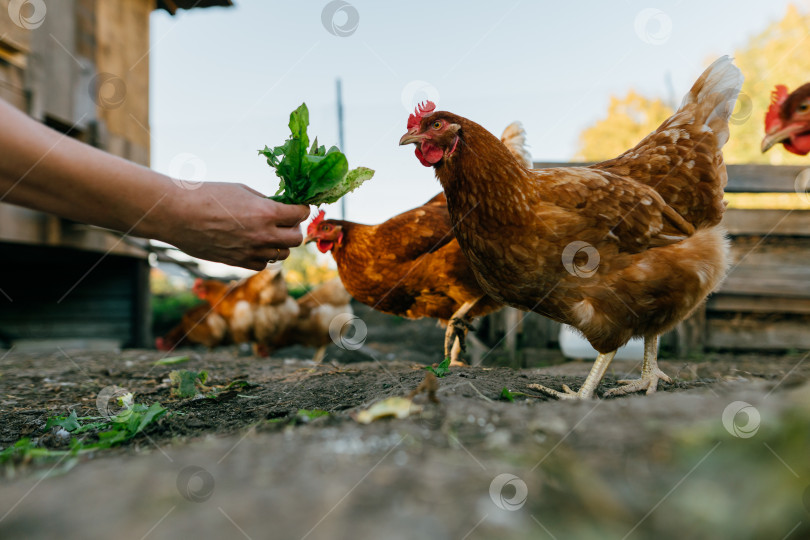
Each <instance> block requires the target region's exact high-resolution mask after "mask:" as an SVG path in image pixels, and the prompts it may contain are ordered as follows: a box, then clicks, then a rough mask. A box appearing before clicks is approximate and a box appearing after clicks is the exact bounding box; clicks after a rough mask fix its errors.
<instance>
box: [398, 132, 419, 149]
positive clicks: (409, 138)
mask: <svg viewBox="0 0 810 540" xmlns="http://www.w3.org/2000/svg"><path fill="white" fill-rule="evenodd" d="M424 138H425V136H424V135H418V134H417V133H416V130H415V129H412V130H411V131H409V132H408V133H406V134H405V135H403V136H402V137H401V138H400V139H399V145H400V146H403V145H406V144H411V143H418V142H421V141H422V139H424Z"/></svg>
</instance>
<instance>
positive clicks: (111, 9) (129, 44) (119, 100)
mask: <svg viewBox="0 0 810 540" xmlns="http://www.w3.org/2000/svg"><path fill="white" fill-rule="evenodd" d="M94 3H95V7H96V11H95V13H96V34H95V35H96V57H95V60H96V69H97V71H98V73H100V74H106V75H105V76H107V77H110V79H109V82H108V83H107V84H106V85H105V86H104V87H102V88H101V90H102V91H103V92H104V94H103V95H102V98H101V99H102V100H103V99H106V98H110V100H109V102H108V104H107V105H104V106H100V107H99V108H98V114H99V120H100V125H101V126H102V128H103V130H104V131H105V132H106V133H105V135H106V149H107V151H109V152H112V153H113V154H116V155H119V156H122V157H125V158H127V159H129V160H132V161H135V162H136V163H140V164H141V165H147V166H148V165H149V149H150V144H149V141H150V136H149V14H150V13H151V12H152V10H153V9H154V7H155V3H154V2H153V1H147V0H118V1H117V2H109V1H102V0H94ZM119 80H120V81H123V88H125V91H126V94H125V96H121V95H113V96H111V94H110V93H114V92H115V91H116V88H121V86H120V85H119V86H118V87H116V84H119V83H118V81H119Z"/></svg>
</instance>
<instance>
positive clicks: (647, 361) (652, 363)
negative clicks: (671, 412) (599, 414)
mask: <svg viewBox="0 0 810 540" xmlns="http://www.w3.org/2000/svg"><path fill="white" fill-rule="evenodd" d="M659 380H662V381H666V382H668V383H671V382H672V379H671V378H670V377H669V375H667V374H666V373H664V372H663V371H661V370H660V369H658V336H655V337H652V338H644V363H643V364H642V365H641V378H640V379H629V380H620V381H619V383H621V384H624V386H620V387H618V388H613V389H611V390H608V391H607V392H605V396H623V395H626V394H632V393H633V392H641V391H642V390H646V391H647V395H649V394H654V393H655V392H656V390H658V381H659Z"/></svg>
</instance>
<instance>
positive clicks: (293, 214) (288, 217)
mask: <svg viewBox="0 0 810 540" xmlns="http://www.w3.org/2000/svg"><path fill="white" fill-rule="evenodd" d="M271 202H273V201H271ZM274 204H276V205H277V206H276V209H275V210H276V216H275V221H276V225H277V226H279V227H297V226H298V225H300V224H301V222H302V221H304V220H305V219H307V218H308V217H309V206H305V205H302V204H282V203H274Z"/></svg>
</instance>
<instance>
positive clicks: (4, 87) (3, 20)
mask: <svg viewBox="0 0 810 540" xmlns="http://www.w3.org/2000/svg"><path fill="white" fill-rule="evenodd" d="M10 1H11V0H0V98H2V99H4V100H6V101H8V102H9V103H11V104H12V105H14V106H15V107H17V108H18V109H20V110H21V111H27V108H28V104H27V99H26V93H25V68H26V64H27V62H28V53H29V51H30V49H31V32H30V31H29V30H26V29H24V28H21V27H19V26H17V25H16V24H14V23H13V22H11V18H10V17H9V16H8V4H9V2H10Z"/></svg>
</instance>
